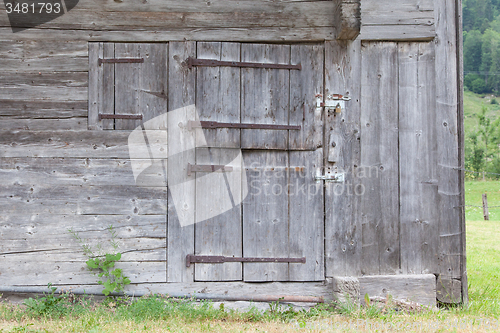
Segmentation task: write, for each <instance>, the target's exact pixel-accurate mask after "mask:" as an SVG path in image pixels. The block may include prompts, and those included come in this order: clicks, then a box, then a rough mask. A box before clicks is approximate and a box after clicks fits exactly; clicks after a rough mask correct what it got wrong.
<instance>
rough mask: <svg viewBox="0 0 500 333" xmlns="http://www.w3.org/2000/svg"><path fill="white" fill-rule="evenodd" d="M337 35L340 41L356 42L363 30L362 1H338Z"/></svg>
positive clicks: (335, 12)
mask: <svg viewBox="0 0 500 333" xmlns="http://www.w3.org/2000/svg"><path fill="white" fill-rule="evenodd" d="M333 15H334V17H335V22H336V26H335V29H336V35H337V39H340V40H354V39H356V37H358V35H359V32H360V30H361V1H360V0H341V1H337V3H336V6H335V9H334V14H333Z"/></svg>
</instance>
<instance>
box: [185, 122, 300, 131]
mask: <svg viewBox="0 0 500 333" xmlns="http://www.w3.org/2000/svg"><path fill="white" fill-rule="evenodd" d="M200 127H201V128H240V129H265V130H300V129H301V128H302V127H301V126H292V125H272V124H241V123H219V122H216V121H192V120H190V121H189V122H188V130H192V129H193V128H200Z"/></svg>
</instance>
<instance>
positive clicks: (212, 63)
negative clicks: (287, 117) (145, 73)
mask: <svg viewBox="0 0 500 333" xmlns="http://www.w3.org/2000/svg"><path fill="white" fill-rule="evenodd" d="M186 65H187V67H188V68H192V67H195V66H200V67H219V66H226V67H243V68H267V69H297V70H302V65H301V64H297V65H286V64H266V63H258V62H238V61H219V60H211V59H195V58H192V57H189V58H187V59H186Z"/></svg>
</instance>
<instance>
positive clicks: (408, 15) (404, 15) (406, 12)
mask: <svg viewBox="0 0 500 333" xmlns="http://www.w3.org/2000/svg"><path fill="white" fill-rule="evenodd" d="M361 22H362V27H361V33H360V37H359V38H361V39H362V40H431V39H433V38H434V37H435V36H436V28H435V17H434V2H433V1H431V0H424V1H420V0H403V1H397V2H394V1H388V0H385V1H377V0H364V1H362V2H361Z"/></svg>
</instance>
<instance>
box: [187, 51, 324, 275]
mask: <svg viewBox="0 0 500 333" xmlns="http://www.w3.org/2000/svg"><path fill="white" fill-rule="evenodd" d="M197 59H212V60H218V61H234V62H242V63H270V64H292V65H296V64H300V65H301V67H302V68H301V69H300V70H298V69H287V68H277V69H269V68H255V67H252V65H249V67H243V68H242V67H231V66H225V65H220V66H209V67H207V66H198V67H197V68H196V109H197V112H198V114H199V118H200V121H202V122H203V121H211V122H218V123H229V124H246V125H247V124H251V125H253V128H224V126H221V128H216V129H214V128H206V129H204V135H205V139H206V142H207V146H208V147H211V148H210V149H208V150H207V149H200V150H197V153H196V162H197V164H204V165H206V164H212V165H214V164H215V165H221V164H224V161H223V160H221V158H219V159H217V158H215V159H214V158H213V156H217V153H215V152H216V151H220V148H224V149H226V151H228V150H227V149H234V150H235V153H234V154H227V153H226V155H228V156H229V155H231V156H232V157H234V156H236V155H237V154H238V152H239V151H242V155H243V161H244V168H243V172H244V177H245V178H246V179H245V180H246V188H245V186H242V192H243V194H242V195H241V199H243V202H242V203H241V204H238V202H236V204H235V206H234V208H233V209H231V210H229V211H227V212H225V213H223V214H220V215H218V216H215V217H212V218H210V219H208V220H205V221H203V222H200V223H196V224H195V232H194V237H195V253H194V254H195V255H204V256H227V257H243V258H302V257H305V258H306V263H286V262H285V263H269V262H263V263H260V262H259V263H256V262H244V263H241V262H225V263H214V264H211V263H196V264H194V265H195V270H194V279H195V280H196V281H233V280H243V281H320V280H324V197H323V183H322V182H321V181H320V182H318V181H316V179H315V176H316V175H317V174H318V172H321V169H322V166H323V144H322V143H323V114H322V110H321V108H317V105H316V95H317V94H322V93H323V81H324V80H323V73H324V50H323V45H322V44H321V45H320V44H318V45H269V44H239V43H197ZM261 125H277V126H275V128H272V126H271V127H266V128H265V129H263V128H262V127H265V126H261ZM280 126H281V127H280ZM287 126H289V127H290V128H293V127H295V128H297V127H300V129H282V128H286V127H287ZM211 149H212V150H213V152H212V153H211V154H210V153H209V152H208V151H210V150H211ZM210 155H211V156H212V159H210V157H209V156H210ZM219 156H220V154H219ZM232 157H231V158H232ZM231 158H226V160H230V159H231ZM202 176H203V174H202V173H199V174H198V175H197V177H202ZM197 184H199V183H197ZM212 185H213V186H217V185H215V184H212ZM218 186H225V185H224V184H220V185H218ZM245 189H247V190H248V191H247V192H248V193H247V192H246V191H245ZM210 193H211V191H210V189H209V188H207V187H206V186H198V185H197V186H196V195H195V197H196V199H195V205H196V212H197V214H204V212H205V210H206V209H207V207H210V206H211V205H214V198H213V197H212V196H211V195H210ZM198 217H200V216H198Z"/></svg>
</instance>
